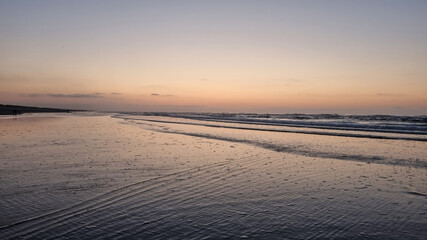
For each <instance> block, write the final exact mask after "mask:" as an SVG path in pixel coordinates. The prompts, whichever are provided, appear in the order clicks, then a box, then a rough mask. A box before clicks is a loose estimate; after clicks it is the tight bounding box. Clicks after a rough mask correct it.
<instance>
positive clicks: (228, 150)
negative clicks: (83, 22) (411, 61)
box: [0, 114, 427, 238]
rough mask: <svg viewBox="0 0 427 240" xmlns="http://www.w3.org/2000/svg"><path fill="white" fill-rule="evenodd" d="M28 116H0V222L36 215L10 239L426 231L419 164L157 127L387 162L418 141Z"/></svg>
mask: <svg viewBox="0 0 427 240" xmlns="http://www.w3.org/2000/svg"><path fill="white" fill-rule="evenodd" d="M33 116H34V117H31V118H30V117H28V118H26V117H19V118H18V119H16V120H1V121H2V123H1V124H0V150H1V153H2V158H1V160H0V161H1V162H0V166H1V172H2V174H1V176H2V181H1V182H0V186H1V190H2V191H1V192H2V193H1V194H2V197H1V200H0V206H1V208H2V209H3V210H2V211H3V214H2V217H0V220H1V221H0V225H1V226H7V225H9V224H11V223H14V222H19V221H22V220H24V219H27V218H31V217H35V218H34V219H32V220H30V221H27V222H25V223H22V224H18V225H15V226H10V227H6V228H3V229H1V230H0V236H3V237H4V236H7V237H6V238H9V237H10V238H13V237H18V236H27V237H29V236H31V237H40V238H45V237H48V236H52V234H53V233H54V234H55V236H58V237H72V238H93V237H97V236H103V237H112V236H122V237H146V238H149V237H165V238H168V237H179V238H187V237H188V238H202V237H204V236H210V237H213V238H221V237H234V238H237V237H245V236H246V237H255V238H256V237H258V238H260V237H262V238H275V237H276V238H277V237H278V236H282V237H283V236H295V237H299V238H309V237H320V238H340V237H341V238H346V237H349V236H356V237H374V238H394V237H396V236H399V237H402V238H411V237H420V236H424V235H425V233H426V232H425V230H423V229H425V228H424V227H423V226H425V224H426V221H427V216H426V212H427V208H426V205H425V201H426V195H425V194H426V193H427V189H426V187H425V186H426V181H427V174H426V169H425V168H417V167H411V166H399V165H391V164H376V163H370V164H369V163H366V162H361V161H347V160H345V161H343V160H337V159H333V158H327V157H324V156H323V157H314V156H311V155H310V156H305V155H304V154H301V151H300V153H299V154H292V153H288V152H278V151H272V150H270V149H266V148H263V147H259V146H254V145H251V144H245V143H242V142H230V141H223V140H216V139H209V138H205V137H193V136H188V135H182V134H171V133H165V132H158V131H153V130H159V129H160V130H163V131H175V130H178V131H185V132H192V133H203V134H211V135H215V136H224V137H234V138H243V139H249V140H253V141H259V142H263V141H265V142H272V143H274V144H277V145H279V144H281V145H285V146H289V147H290V148H297V150H298V149H305V150H307V151H309V152H316V151H322V152H337V153H346V152H348V153H349V154H359V155H380V156H384V157H385V158H386V159H387V158H389V157H393V159H396V158H402V157H404V156H405V152H406V153H407V154H413V155H406V158H405V159H409V158H410V157H411V156H414V157H419V155H421V154H422V153H423V151H425V150H424V149H425V148H422V149H420V147H422V146H423V145H422V144H425V143H416V144H415V143H411V144H409V143H408V144H402V143H401V142H400V141H384V140H366V139H360V140H354V141H351V139H347V138H345V139H341V138H337V137H328V136H309V135H298V134H288V133H286V134H282V133H265V132H263V133H259V132H254V131H242V130H239V131H236V130H230V129H216V128H206V127H194V126H188V125H179V126H177V125H172V124H157V123H152V122H151V123H149V124H151V125H150V126H147V125H141V124H139V125H137V124H134V123H130V122H126V121H123V120H121V119H114V118H110V117H108V116H76V115H70V116H63V115H55V114H52V115H50V116H51V117H43V118H40V117H38V116H39V115H33ZM43 116H46V115H43ZM54 116H58V117H54ZM388 149H390V151H389V150H388ZM410 149H412V151H410ZM400 152H404V153H400ZM424 156H425V155H424ZM57 210H60V211H59V212H55V211H57ZM52 211H53V213H52V214H51V215H48V216H44V217H40V216H43V214H46V213H47V212H52ZM37 216H38V217H37ZM115 234H117V235H115Z"/></svg>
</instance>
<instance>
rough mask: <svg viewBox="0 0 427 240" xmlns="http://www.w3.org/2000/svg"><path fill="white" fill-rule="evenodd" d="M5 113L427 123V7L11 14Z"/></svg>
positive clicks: (12, 4)
mask: <svg viewBox="0 0 427 240" xmlns="http://www.w3.org/2000/svg"><path fill="white" fill-rule="evenodd" d="M0 104H17V105H29V106H41V107H61V108H74V109H88V110H102V111H186V112H258V113H340V114H393V115H426V114H427V1H425V0H418V1H417V0H408V1H401V0H387V1H376V0H361V1H350V0H348V1H346V0H341V1H328V0H325V1H300V0H294V1H285V0H277V1H274V0H262V1H260V0H258V1H254V0H240V1H238V0H215V1H207V0H206V1H204V0H194V1H187V0H183V1H172V0H170V1H166V0H153V1H126V0H123V1H109V0H102V1H79V0H73V1H61V0H59V1H58V0H55V1H50V0H44V1H39V0H31V1H25V0H20V1H15V0H2V1H0Z"/></svg>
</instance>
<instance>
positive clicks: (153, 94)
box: [151, 93, 174, 97]
mask: <svg viewBox="0 0 427 240" xmlns="http://www.w3.org/2000/svg"><path fill="white" fill-rule="evenodd" d="M151 96H153V97H174V95H172V94H158V93H152V94H151Z"/></svg>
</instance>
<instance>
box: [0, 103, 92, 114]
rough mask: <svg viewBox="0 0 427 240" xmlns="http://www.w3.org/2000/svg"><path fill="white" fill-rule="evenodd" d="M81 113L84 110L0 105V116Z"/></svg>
mask: <svg viewBox="0 0 427 240" xmlns="http://www.w3.org/2000/svg"><path fill="white" fill-rule="evenodd" d="M77 111H78V112H81V111H84V110H75V109H61V108H41V107H29V106H18V105H3V104H0V115H19V114H23V113H52V112H58V113H59V112H62V113H64V112H65V113H69V112H77Z"/></svg>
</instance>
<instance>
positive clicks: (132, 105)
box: [127, 104, 205, 108]
mask: <svg viewBox="0 0 427 240" xmlns="http://www.w3.org/2000/svg"><path fill="white" fill-rule="evenodd" d="M127 106H130V107H161V108H162V107H164V108H170V107H184V108H204V107H205V106H203V105H167V104H166V105H157V104H128V105H127Z"/></svg>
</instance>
